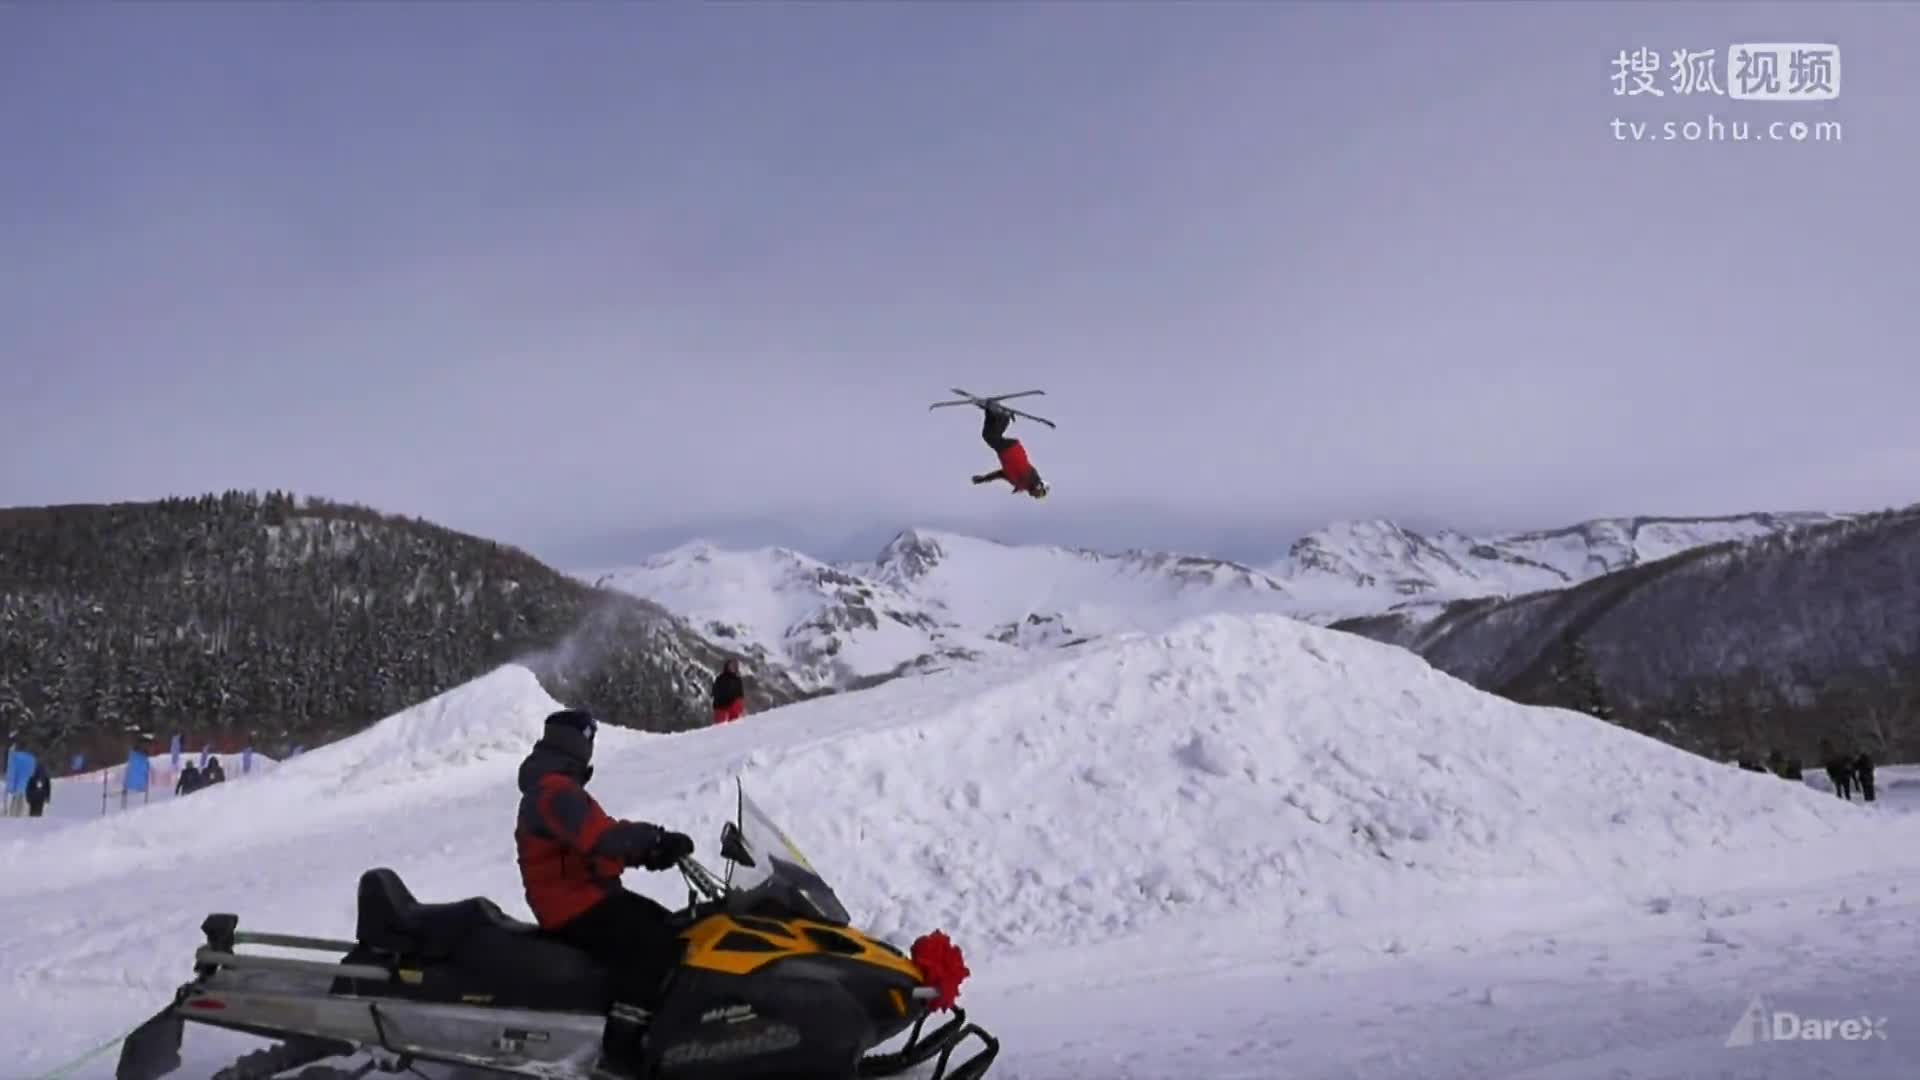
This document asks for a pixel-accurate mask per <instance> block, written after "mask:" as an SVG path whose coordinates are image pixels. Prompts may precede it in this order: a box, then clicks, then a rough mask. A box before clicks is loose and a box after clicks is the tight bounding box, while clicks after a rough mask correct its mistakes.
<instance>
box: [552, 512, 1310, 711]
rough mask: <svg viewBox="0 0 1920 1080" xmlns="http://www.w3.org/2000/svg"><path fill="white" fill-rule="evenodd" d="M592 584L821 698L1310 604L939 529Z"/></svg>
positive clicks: (1141, 561)
mask: <svg viewBox="0 0 1920 1080" xmlns="http://www.w3.org/2000/svg"><path fill="white" fill-rule="evenodd" d="M580 576H581V577H582V578H583V579H584V580H587V581H590V582H592V583H594V584H595V585H597V586H601V587H605V588H609V589H614V590H618V591H622V592H627V593H631V594H633V595H636V596H639V597H643V598H645V599H649V600H652V601H654V602H655V603H658V604H659V605H661V606H662V607H665V608H666V609H668V610H670V611H673V612H675V613H677V614H679V615H681V616H682V617H684V618H686V619H687V620H688V621H689V622H690V623H692V624H693V625H694V626H695V627H696V628H699V629H701V630H702V631H703V632H705V633H706V634H708V635H709V636H711V637H712V638H713V639H714V640H715V641H717V642H719V643H721V644H723V645H724V646H725V647H727V648H729V649H737V650H739V651H741V652H742V653H744V654H746V655H748V656H752V657H755V658H756V659H758V660H760V661H762V662H765V663H771V664H775V665H778V666H779V667H780V668H782V669H783V670H785V671H787V672H788V673H789V674H790V675H792V677H793V678H794V679H795V681H796V682H798V683H800V684H801V685H803V686H805V687H808V688H810V689H839V688H844V687H847V686H853V685H859V684H861V683H863V682H868V681H873V680H877V679H880V678H884V677H887V676H892V675H898V674H902V673H905V672H907V671H913V670H927V669H931V668H936V667H939V666H941V665H942V664H944V663H947V662H950V661H953V660H971V659H978V658H980V657H983V656H991V655H995V654H999V653H1007V652H1018V651H1020V650H1024V649H1031V648H1054V647H1059V646H1064V645H1071V644H1075V643H1077V642H1080V641H1083V640H1086V639H1087V638H1090V637H1095V636H1101V635H1106V634H1112V633H1116V632H1120V631H1125V630H1139V629H1152V628H1158V627H1164V626H1166V625H1168V624H1169V623H1170V622H1172V621H1174V620H1177V619H1179V618H1181V617H1184V616H1188V615H1194V614H1199V613H1203V612H1213V611H1268V612H1291V611H1293V610H1295V608H1296V605H1295V604H1294V603H1293V602H1292V601H1291V599H1290V598H1289V596H1288V593H1287V591H1286V589H1285V588H1284V587H1283V586H1281V585H1280V584H1279V583H1278V582H1276V581H1274V580H1273V579H1272V578H1271V577H1268V576H1267V575H1265V574H1262V573H1260V572H1259V571H1257V570H1254V569H1251V568H1249V567H1246V566H1241V565H1239V564H1237V563H1230V562H1224V561H1221V560H1218V559H1205V558H1197V557H1192V556H1182V555H1172V554H1165V553H1159V552H1142V551H1135V552H1124V553H1119V554H1106V553H1101V552H1095V551H1086V550H1081V549H1075V548H1064V547H1049V546H1039V545H1024V546H1023V545H1009V544H1001V543H997V542H994V541H991V540H981V539H976V538H974V537H968V536H961V535H957V534H954V533H946V532H938V531H933V530H927V529H909V530H907V531H906V532H903V533H901V534H899V535H898V536H896V537H895V538H894V539H893V540H892V542H890V543H889V544H888V545H887V546H886V548H885V549H884V550H882V551H881V552H880V553H879V555H878V556H877V557H875V558H874V559H872V560H869V561H863V562H858V563H847V564H841V565H834V564H829V563H826V562H822V561H821V560H818V559H815V558H812V557H811V556H808V555H804V554H801V553H800V552H796V551H791V550H788V549H785V548H761V549H758V550H752V551H728V550H724V549H720V548H717V547H714V546H713V545H711V544H706V543H694V544H687V545H683V546H681V547H678V548H675V549H673V550H672V551H668V552H665V553H664V554H661V555H657V556H654V557H653V558H650V559H647V560H646V561H644V562H642V563H640V564H638V565H636V566H630V567H623V568H620V569H614V570H600V571H589V572H586V573H583V574H581V575H580Z"/></svg>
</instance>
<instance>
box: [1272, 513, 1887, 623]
mask: <svg viewBox="0 0 1920 1080" xmlns="http://www.w3.org/2000/svg"><path fill="white" fill-rule="evenodd" d="M1848 516H1849V515H1845V514H1827V513H1813V512H1810V513H1785V514H1764V513H1761V514H1740V515H1736V516H1732V517H1703V518H1666V517H1633V518H1600V519H1596V520H1593V521H1584V522H1581V523H1579V524H1577V525H1570V526H1567V527H1566V528H1561V529H1549V530H1544V531H1538V532H1521V533H1508V534H1503V535H1495V536H1484V537H1475V536H1467V535H1465V534H1462V533H1458V532H1454V531H1451V530H1442V531H1440V532H1436V533H1433V534H1431V535H1425V534H1422V533H1418V532H1415V531H1413V530H1411V529H1407V528H1404V527H1402V526H1400V525H1397V524H1395V523H1393V522H1391V521H1379V520H1374V521H1355V522H1342V523H1339V524H1336V525H1333V526H1330V527H1328V528H1325V529H1322V530H1320V531H1318V532H1314V533H1311V534H1309V535H1308V536H1305V537H1303V538H1301V539H1300V540H1299V541H1297V542H1296V543H1295V544H1294V545H1293V547H1292V549H1291V550H1290V551H1289V552H1288V554H1287V557H1286V558H1285V559H1283V560H1281V561H1280V562H1279V563H1277V564H1275V565H1274V566H1272V567H1270V568H1268V571H1267V572H1268V573H1269V574H1271V575H1273V576H1274V577H1275V578H1277V579H1279V580H1280V581H1282V582H1284V583H1285V584H1286V586H1287V588H1288V589H1289V590H1290V591H1291V592H1293V593H1294V595H1296V596H1298V597H1299V598H1300V599H1301V600H1302V602H1303V604H1304V605H1305V609H1304V610H1303V613H1306V614H1311V615H1313V616H1316V617H1324V616H1328V615H1332V616H1335V617H1352V616H1357V615H1373V614H1380V613H1384V612H1387V611H1394V610H1398V611H1402V612H1404V613H1406V614H1409V615H1412V616H1415V617H1418V616H1420V615H1431V614H1435V613H1437V612H1438V609H1439V606H1440V605H1442V604H1444V603H1446V602H1448V601H1453V600H1464V599H1472V598H1476V597H1483V596H1520V595H1524V594H1527V593H1533V592H1539V591H1542V590H1546V589H1563V588H1566V587H1568V586H1571V585H1578V584H1580V583H1581V582H1584V581H1590V580H1592V579H1594V578H1597V577H1599V576H1601V575H1603V574H1610V573H1612V572H1614V571H1616V570H1623V569H1626V568H1627V567H1630V566H1639V565H1641V564H1643V563H1648V562H1653V561H1656V560H1659V559H1664V558H1667V557H1668V556H1670V555H1676V554H1679V553H1680V552H1683V551H1689V550H1692V549H1695V548H1700V547H1706V546H1709V545H1713V544H1723V543H1727V542H1729V541H1751V540H1758V539H1761V538H1764V537H1768V536H1775V535H1778V534H1780V533H1783V532H1787V531H1790V530H1797V529H1805V528H1809V527H1812V526H1815V525H1823V524H1827V523H1829V522H1833V521H1840V520H1845V519H1846V518H1847V517H1848Z"/></svg>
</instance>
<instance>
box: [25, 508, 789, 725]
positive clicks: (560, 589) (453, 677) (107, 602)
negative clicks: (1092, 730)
mask: <svg viewBox="0 0 1920 1080" xmlns="http://www.w3.org/2000/svg"><path fill="white" fill-rule="evenodd" d="M724 655H726V654H723V653H721V652H719V651H718V650H716V649H714V648H713V647H712V646H711V645H709V644H708V643H707V642H705V641H704V640H702V639H701V638H700V637H698V636H697V635H696V634H694V633H693V632H692V631H691V630H690V629H689V628H688V627H687V626H686V625H685V624H684V623H682V622H681V621H679V620H678V619H676V618H675V617H673V616H671V615H669V614H668V613H667V612H665V611H663V610H662V609H660V608H658V607H657V606H655V605H652V604H649V603H647V602H646V601H643V600H639V599H636V598H634V597H631V596H627V595H624V594H620V593H614V592H608V591H603V590H599V589H594V588H592V587H590V586H588V585H586V584H584V583H581V582H579V581H577V580H575V579H573V578H571V577H569V576H567V575H564V574H562V573H560V572H558V571H556V570H553V569H551V568H549V567H547V566H545V565H543V564H542V563H540V562H539V561H538V560H536V559H534V558H533V557H532V556H530V555H528V554H526V553H524V552H522V551H519V550H517V549H515V548H511V547H507V546H503V545H500V544H496V543H492V542H490V541H487V540H483V539H480V538H477V537H472V536H468V535H465V534H462V533H457V532H454V531H451V530H449V529H445V528H441V527H439V526H437V525H433V524H431V523H428V522H425V521H421V520H417V519H408V518H402V517H396V516H391V515H386V514H381V513H377V512H375V511H373V510H369V509H367V508H365V507H358V506H352V505H344V504H339V503H332V502H326V501H321V500H312V499H307V500H296V499H295V498H294V497H293V496H290V495H285V494H280V493H269V494H265V495H259V494H254V493H247V492H228V493H226V494H223V495H217V496H216V495H207V496H202V497H198V498H176V499H167V500H164V501H160V502H152V503H136V504H117V505H110V506H55V507H40V508H29V509H10V510H0V732H3V733H6V734H7V735H8V737H9V738H10V739H12V740H14V741H15V742H17V743H18V744H20V745H23V746H25V747H27V748H29V749H34V750H37V751H39V752H42V753H51V754H56V755H64V754H66V753H69V752H89V753H91V754H101V755H112V754H116V753H123V752H124V751H125V749H126V747H127V743H128V741H129V738H130V737H140V736H146V737H159V738H163V739H164V738H165V737H166V736H168V735H171V734H172V733H174V732H176V731H177V732H181V733H184V734H188V735H189V736H190V740H189V745H197V743H195V742H193V741H192V740H193V739H195V738H205V737H209V736H211V737H220V736H225V737H226V738H225V739H223V740H222V741H226V742H231V741H233V740H234V738H236V737H244V736H247V735H251V736H252V737H253V739H254V740H255V741H256V745H258V746H259V747H260V748H261V749H262V750H267V749H268V748H269V747H282V746H285V745H287V744H304V745H306V746H309V747H311V746H314V745H317V744H318V743H321V742H324V741H326V740H329V739H333V738H338V737H340V736H342V735H345V734H348V733H351V732H353V731H356V730H359V729H360V728H362V727H364V726H366V725H367V724H368V723H370V722H371V721H373V720H376V719H378V718H380V717H382V716H386V715H388V714H390V713H393V712H395V711H398V710H399V709H402V708H405V707H406V706H408V705H410V704H412V703H414V702H417V701H420V700H422V699H424V698H427V697H430V696H432V695H434V694H437V693H439V692H441V691H443V690H445V689H447V688H449V687H452V686H455V685H457V684H459V683H461V682H464V681H466V680H468V679H472V678H474V677H475V676H478V675H480V674H483V673H485V672H486V671H489V670H491V669H492V668H494V667H497V666H499V665H500V664H502V663H506V662H509V661H518V662H521V663H525V664H527V665H528V666H529V667H532V668H533V669H534V670H535V672H536V673H537V674H538V675H539V676H540V678H541V681H542V683H543V684H544V685H545V686H546V687H547V689H548V691H549V692H550V693H552V694H553V695H554V696H555V697H556V698H558V699H560V700H562V701H564V702H567V703H568V704H572V705H579V706H584V707H588V708H592V709H594V710H595V711H596V712H598V713H600V714H601V715H602V716H603V717H605V718H606V719H607V720H608V721H609V722H612V723H619V724H626V725H629V726H633V727H639V728H645V729H649V730H659V731H667V730H678V729H684V728H688V727H693V726H696V725H699V724H703V723H705V722H706V721H707V716H708V713H707V710H706V705H705V698H706V693H707V687H708V682H709V680H710V679H711V677H712V673H713V672H714V671H716V670H718V667H719V664H720V662H721V661H722V659H723V658H724ZM771 678H772V679H773V680H774V681H773V682H772V684H771V685H769V684H768V682H767V679H765V678H761V679H751V680H749V685H750V697H751V699H752V701H753V704H754V706H755V707H757V708H764V707H766V706H767V705H769V704H771V703H774V702H777V701H781V700H786V699H788V698H790V697H791V696H793V693H794V688H793V687H792V686H791V684H790V683H787V682H785V681H784V680H783V679H781V678H780V677H779V676H778V675H777V674H776V675H773V676H771Z"/></svg>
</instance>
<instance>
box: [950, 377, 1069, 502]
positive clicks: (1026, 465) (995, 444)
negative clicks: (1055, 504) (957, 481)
mask: <svg viewBox="0 0 1920 1080" xmlns="http://www.w3.org/2000/svg"><path fill="white" fill-rule="evenodd" d="M953 392H954V393H956V394H959V395H960V399H959V400H957V401H936V402H934V403H933V404H931V405H929V406H927V410H928V411H929V412H931V411H932V410H934V409H944V408H950V407H952V406H955V405H973V406H975V407H977V408H979V410H980V411H981V412H983V413H985V414H986V420H985V421H984V423H983V424H982V425H981V428H980V438H981V440H982V441H984V442H985V443H986V444H987V448H988V449H990V450H992V451H993V452H994V455H995V456H996V457H998V458H999V459H1000V467H999V468H998V469H995V470H994V471H992V472H990V473H981V474H980V475H978V476H976V477H974V478H973V482H974V483H976V484H987V483H992V482H993V481H995V480H1005V481H1006V482H1007V483H1009V484H1011V485H1013V493H1014V494H1015V495H1028V496H1031V497H1033V498H1036V499H1044V498H1046V497H1047V491H1048V488H1047V483H1046V481H1044V480H1042V479H1040V470H1039V469H1036V468H1034V467H1033V462H1032V461H1031V460H1029V459H1028V458H1027V448H1026V447H1025V446H1024V445H1022V444H1021V442H1020V440H1019V439H1010V438H1008V437H1007V427H1008V425H1010V424H1012V423H1013V419H1014V417H1016V416H1017V417H1022V418H1025V419H1027V420H1032V421H1034V422H1035V423H1038V424H1045V425H1047V426H1048V427H1058V425H1057V424H1055V423H1054V422H1053V421H1051V420H1049V419H1047V418H1046V417H1044V416H1035V415H1033V414H1032V413H1030V412H1021V411H1020V410H1019V409H1015V408H1011V407H1009V406H1007V405H1004V404H1002V402H1006V401H1011V400H1013V399H1014V398H1023V397H1034V396H1036V395H1040V394H1045V393H1046V391H1045V390H1022V391H1020V392H1018V393H1014V394H996V395H994V396H993V397H980V396H979V395H977V394H972V393H969V392H967V391H965V390H962V389H960V388H959V387H954V388H953Z"/></svg>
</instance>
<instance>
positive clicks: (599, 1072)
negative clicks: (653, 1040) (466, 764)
mask: <svg viewBox="0 0 1920 1080" xmlns="http://www.w3.org/2000/svg"><path fill="white" fill-rule="evenodd" d="M598 729H599V724H598V723H597V722H596V721H595V720H594V718H593V716H592V715H591V714H589V713H587V712H585V711H582V710H577V709H563V710H561V711H559V712H556V713H554V714H552V715H551V716H548V717H547V721H546V730H545V733H544V734H543V735H542V736H541V738H540V741H538V742H536V743H534V744H533V751H532V752H531V753H529V754H528V755H527V759H526V760H525V761H524V762H521V764H520V792H521V799H520V817H519V821H518V823H517V824H516V825H515V827H514V831H513V840H514V844H515V846H516V847H517V848H518V849H519V861H520V880H521V883H522V885H523V886H524V887H525V889H526V894H527V906H528V907H529V908H531V909H532V910H533V916H534V919H535V920H536V921H537V922H538V923H539V924H540V928H541V929H542V930H544V931H546V932H547V933H549V934H551V935H552V936H554V937H557V938H559V939H561V940H563V941H566V942H568V943H570V944H572V945H574V946H576V947H578V948H580V949H583V950H585V951H587V952H590V953H592V954H594V955H595V956H596V957H599V958H600V959H601V960H602V961H603V962H606V963H607V964H608V965H609V967H610V968H611V969H612V971H613V974H614V979H615V983H614V987H613V996H614V1001H615V1004H614V1006H613V1009H612V1011H611V1015H609V1017H608V1019H607V1027H606V1034H605V1037H604V1039H603V1042H602V1047H601V1053H600V1062H599V1066H598V1067H597V1068H596V1070H595V1072H594V1075H595V1076H608V1077H633V1076H638V1075H639V1068H640V1064H641V1062H640V1055H641V1040H642V1036H644V1035H645V1033H646V1025H647V1019H648V1016H649V1014H651V1013H653V1012H655V1011H657V1010H658V1009H659V1007H660V1003H661V999H662V997H663V996H664V994H665V990H666V983H667V980H668V977H669V976H670V975H671V974H672V972H673V969H674V967H675V966H676V965H677V964H678V963H679V960H680V952H681V942H680V939H679V934H678V932H677V931H675V930H674V929H673V928H672V927H671V926H670V925H669V923H668V920H669V913H668V911H667V909H666V908H664V907H662V906H661V905H660V904H658V903H656V902H654V901H653V900H652V899H650V898H648V897H645V896H642V895H640V894H639V893H635V892H629V891H627V889H626V888H625V887H623V886H622V885H621V884H620V875H621V873H622V872H623V871H624V870H625V869H626V868H627V867H629V866H641V867H645V868H646V869H648V870H654V871H660V870H668V869H671V868H672V867H673V866H674V864H675V863H677V862H679V861H680V860H681V859H683V858H686V857H687V856H689V855H692V854H693V840H692V839H691V838H689V837H688V836H687V835H685V834H684V833H677V832H672V831H670V830H668V829H663V828H661V827H660V826H658V825H653V824H650V823H647V822H642V821H620V820H617V819H615V818H611V817H608V816H607V814H606V812H605V811H604V810H602V809H600V804H599V803H598V802H595V801H594V798H593V796H591V795H589V794H587V791H586V786H585V785H586V783H587V781H588V780H590V779H591V778H592V777H593V765H592V761H593V739H594V734H595V732H596V731H597V730H598Z"/></svg>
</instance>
